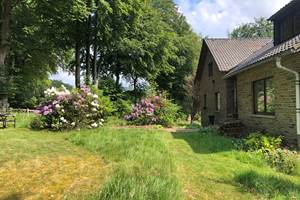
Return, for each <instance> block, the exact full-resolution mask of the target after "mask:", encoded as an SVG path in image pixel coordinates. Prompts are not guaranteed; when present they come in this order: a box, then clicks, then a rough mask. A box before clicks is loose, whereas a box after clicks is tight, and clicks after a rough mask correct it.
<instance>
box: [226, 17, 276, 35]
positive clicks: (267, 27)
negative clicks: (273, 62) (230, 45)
mask: <svg viewBox="0 0 300 200" xmlns="http://www.w3.org/2000/svg"><path fill="white" fill-rule="evenodd" d="M229 36H230V37H231V38H271V37H272V36H273V24H272V22H270V21H268V20H267V19H266V18H263V17H261V18H255V19H254V22H253V23H246V24H242V25H240V26H239V27H237V28H235V29H234V30H233V31H232V32H231V33H230V34H229Z"/></svg>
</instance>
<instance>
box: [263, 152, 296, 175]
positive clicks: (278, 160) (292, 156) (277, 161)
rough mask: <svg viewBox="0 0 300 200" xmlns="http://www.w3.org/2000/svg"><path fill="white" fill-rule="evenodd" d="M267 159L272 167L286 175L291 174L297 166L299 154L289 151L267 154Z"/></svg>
mask: <svg viewBox="0 0 300 200" xmlns="http://www.w3.org/2000/svg"><path fill="white" fill-rule="evenodd" d="M265 159H266V161H267V163H268V164H269V165H270V166H271V167H273V168H275V169H277V170H278V171H280V172H283V173H286V174H291V173H292V172H293V171H294V170H295V169H296V166H297V152H295V151H290V150H288V149H276V150H273V151H271V152H267V153H265Z"/></svg>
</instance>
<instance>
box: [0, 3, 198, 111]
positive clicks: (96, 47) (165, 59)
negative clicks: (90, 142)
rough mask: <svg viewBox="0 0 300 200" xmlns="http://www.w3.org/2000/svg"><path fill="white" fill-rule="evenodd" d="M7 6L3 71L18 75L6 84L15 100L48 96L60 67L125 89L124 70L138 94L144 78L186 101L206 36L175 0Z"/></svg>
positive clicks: (81, 78)
mask: <svg viewBox="0 0 300 200" xmlns="http://www.w3.org/2000/svg"><path fill="white" fill-rule="evenodd" d="M0 12H1V13H0V14H1V21H0V25H1V44H0V61H1V60H2V61H3V62H2V63H0V66H1V71H0V72H1V74H3V75H2V76H1V77H9V79H10V80H11V81H7V79H5V80H4V79H1V80H4V81H3V82H5V83H8V82H10V83H11V84H10V85H9V88H10V90H9V91H5V89H3V88H7V87H8V86H4V85H1V86H0V87H1V88H0V89H1V91H2V90H3V92H2V93H6V95H7V94H9V95H8V96H9V97H10V99H11V100H10V102H13V105H14V106H24V107H25V106H26V105H27V104H26V103H25V104H24V103H21V102H27V101H28V99H32V98H33V97H38V96H42V92H41V91H42V90H43V88H44V87H47V86H49V85H50V84H51V81H49V79H48V78H49V75H50V74H51V73H53V72H55V71H56V70H57V69H58V68H62V69H64V70H66V71H69V72H71V73H73V74H74V76H75V80H76V82H75V85H76V87H79V86H80V85H81V84H88V85H89V84H93V85H96V86H98V87H100V88H101V87H103V86H104V85H107V84H105V83H103V81H105V80H109V82H111V81H113V82H115V83H114V86H115V90H114V91H116V92H118V93H120V92H121V93H122V92H123V89H122V88H121V87H120V85H121V78H125V80H127V81H128V82H130V83H131V84H132V86H133V94H134V96H135V97H136V98H138V97H139V95H138V92H137V91H138V90H139V88H140V87H141V85H140V83H141V82H146V83H148V85H150V86H151V87H152V88H154V89H156V90H158V91H161V92H167V93H169V95H170V97H171V98H173V99H175V100H176V101H177V102H178V103H180V104H183V102H184V101H185V99H186V97H187V92H188V91H187V89H186V84H187V82H188V81H187V80H188V77H189V76H191V74H193V72H194V71H195V69H196V65H197V61H198V55H199V51H200V37H199V36H198V35H197V34H195V33H194V32H193V31H192V30H191V27H190V26H189V24H188V23H187V22H186V19H185V17H184V16H182V15H181V14H180V13H179V12H178V10H177V8H176V5H175V4H174V3H173V1H172V0H150V1H146V0H64V1H48V0H25V1H19V0H3V1H2V4H1V9H0ZM4 72H5V73H6V74H8V76H6V75H4ZM1 74H0V75H1ZM102 79H103V80H102ZM99 80H101V81H99Z"/></svg>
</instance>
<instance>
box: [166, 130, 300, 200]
mask: <svg viewBox="0 0 300 200" xmlns="http://www.w3.org/2000/svg"><path fill="white" fill-rule="evenodd" d="M167 143H168V146H169V148H170V151H171V152H172V153H173V157H174V158H175V160H176V161H175V163H176V165H177V167H178V175H179V179H180V180H181V183H182V185H183V191H184V194H185V199H220V200H223V199H269V198H270V197H272V198H274V199H292V197H295V196H297V195H298V196H297V197H298V198H299V194H300V187H299V184H300V177H299V176H298V175H297V173H295V175H294V176H289V175H285V174H281V173H278V172H276V171H275V170H274V169H271V168H270V167H268V166H267V165H266V163H264V161H263V160H262V159H261V157H260V156H258V155H256V154H254V153H246V152H243V151H237V150H235V149H234V146H233V143H232V139H230V138H225V137H222V136H218V135H216V134H212V133H207V132H203V133H201V132H198V133H173V135H172V136H170V137H169V138H168V140H167ZM249 171H252V172H254V173H255V174H256V175H257V176H250V175H249V174H248V172H249ZM261 174H263V175H261ZM264 175H265V176H267V178H264ZM268 177H276V181H273V179H268ZM281 181H282V182H281ZM281 183H282V187H278V185H280V184H281ZM272 191H273V192H272ZM271 193H272V195H271ZM294 199H295V198H294ZM296 199H297V198H296Z"/></svg>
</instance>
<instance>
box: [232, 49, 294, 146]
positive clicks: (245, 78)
mask: <svg viewBox="0 0 300 200" xmlns="http://www.w3.org/2000/svg"><path fill="white" fill-rule="evenodd" d="M282 63H283V65H285V66H287V67H289V68H293V69H297V68H299V67H300V65H299V64H300V55H299V54H298V55H293V56H290V57H287V58H285V59H283V61H282ZM271 76H272V77H273V84H274V87H275V115H274V116H263V115H254V114H253V113H254V111H253V91H252V89H253V88H252V83H253V81H256V80H259V79H263V78H267V77H271ZM237 95H238V111H239V118H240V119H241V120H242V121H243V123H244V124H245V125H246V126H248V127H249V128H252V129H258V130H266V131H268V132H270V133H272V134H275V135H284V136H285V139H286V140H287V141H288V142H289V143H293V144H296V139H297V134H296V130H297V129H296V94H295V76H294V75H293V74H292V73H289V72H286V71H284V70H281V69H278V68H276V64H275V60H273V61H270V62H268V63H264V64H261V65H258V66H256V67H254V68H252V69H249V70H247V71H245V72H242V73H241V74H239V75H237Z"/></svg>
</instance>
